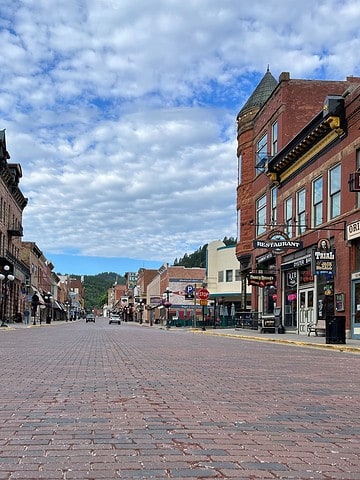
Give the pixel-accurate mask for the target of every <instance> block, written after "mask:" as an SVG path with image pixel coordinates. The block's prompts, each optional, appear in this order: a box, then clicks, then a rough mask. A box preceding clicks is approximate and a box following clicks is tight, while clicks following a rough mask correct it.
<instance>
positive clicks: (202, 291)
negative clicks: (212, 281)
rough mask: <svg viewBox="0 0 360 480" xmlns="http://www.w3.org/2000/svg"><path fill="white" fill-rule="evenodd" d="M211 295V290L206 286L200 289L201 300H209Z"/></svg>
mask: <svg viewBox="0 0 360 480" xmlns="http://www.w3.org/2000/svg"><path fill="white" fill-rule="evenodd" d="M209 296H210V292H209V290H206V288H201V289H200V290H199V291H198V297H199V298H200V300H207V299H208V298H209Z"/></svg>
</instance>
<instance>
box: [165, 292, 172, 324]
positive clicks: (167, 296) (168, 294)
mask: <svg viewBox="0 0 360 480" xmlns="http://www.w3.org/2000/svg"><path fill="white" fill-rule="evenodd" d="M170 293H171V290H170V288H169V287H166V289H165V296H166V300H165V304H164V306H165V308H166V328H167V329H169V328H170V326H171V325H170V323H171V322H170V311H169V309H170V307H171V303H170Z"/></svg>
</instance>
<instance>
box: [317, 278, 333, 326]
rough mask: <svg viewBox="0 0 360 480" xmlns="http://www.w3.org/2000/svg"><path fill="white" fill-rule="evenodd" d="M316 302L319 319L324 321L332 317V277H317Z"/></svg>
mask: <svg viewBox="0 0 360 480" xmlns="http://www.w3.org/2000/svg"><path fill="white" fill-rule="evenodd" d="M317 302H318V305H317V307H318V318H319V319H321V320H322V319H324V320H326V319H328V318H330V317H331V316H332V315H334V312H335V310H334V277H333V276H332V275H330V274H323V275H318V281H317Z"/></svg>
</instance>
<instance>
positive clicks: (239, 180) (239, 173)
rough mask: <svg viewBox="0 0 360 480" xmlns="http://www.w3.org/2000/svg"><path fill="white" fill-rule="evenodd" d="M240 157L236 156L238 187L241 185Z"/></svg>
mask: <svg viewBox="0 0 360 480" xmlns="http://www.w3.org/2000/svg"><path fill="white" fill-rule="evenodd" d="M241 169H242V155H241V154H240V155H239V156H238V185H240V184H241Z"/></svg>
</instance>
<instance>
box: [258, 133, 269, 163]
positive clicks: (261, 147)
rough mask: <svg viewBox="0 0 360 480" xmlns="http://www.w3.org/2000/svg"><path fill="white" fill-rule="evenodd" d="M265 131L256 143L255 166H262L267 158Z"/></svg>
mask: <svg viewBox="0 0 360 480" xmlns="http://www.w3.org/2000/svg"><path fill="white" fill-rule="evenodd" d="M267 137H268V136H267V133H265V135H263V136H262V137H261V138H260V140H259V141H258V142H257V144H256V167H259V168H262V167H264V166H265V162H266V160H267V155H268V154H267V144H268V138H267Z"/></svg>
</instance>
